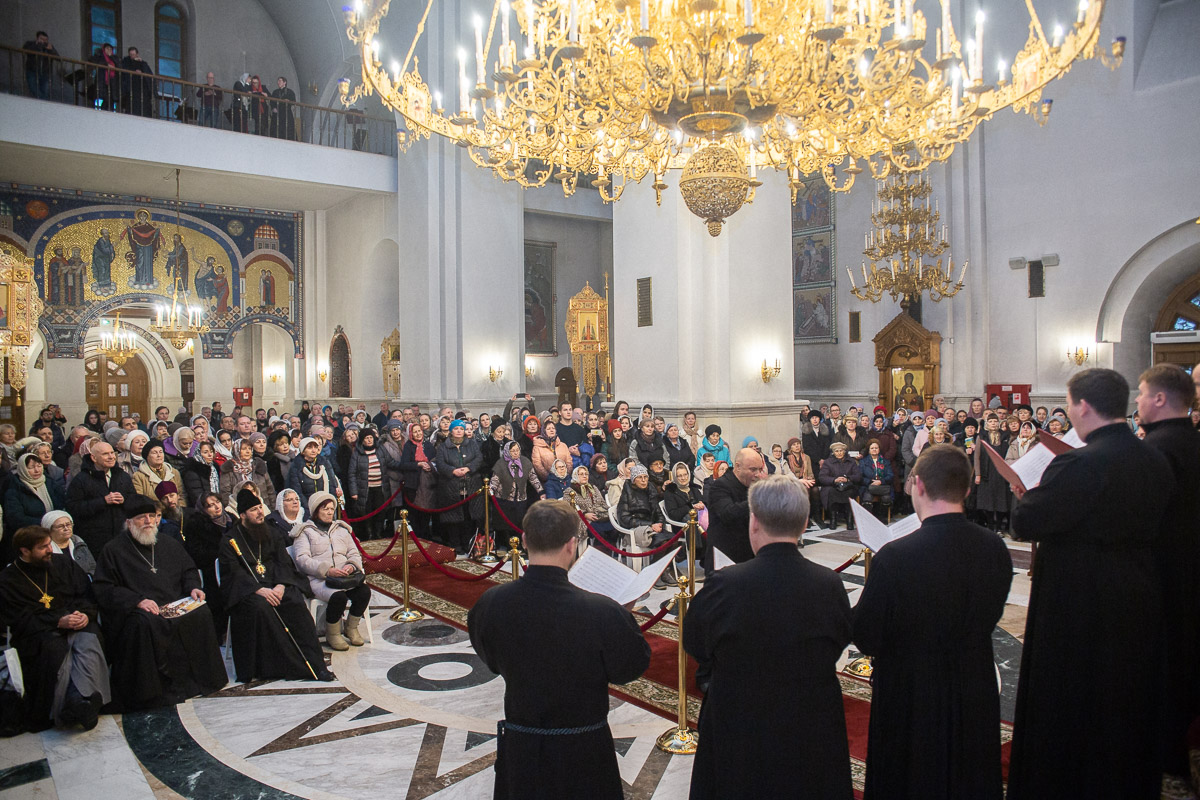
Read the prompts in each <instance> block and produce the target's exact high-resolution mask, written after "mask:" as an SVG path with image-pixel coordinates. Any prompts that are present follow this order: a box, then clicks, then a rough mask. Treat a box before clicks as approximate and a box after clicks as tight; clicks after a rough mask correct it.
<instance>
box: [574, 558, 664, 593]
mask: <svg viewBox="0 0 1200 800" xmlns="http://www.w3.org/2000/svg"><path fill="white" fill-rule="evenodd" d="M636 576H637V573H635V572H634V571H633V570H631V569H630V568H629V567H627V566H625V565H624V564H622V563H621V562H620V561H617V560H616V559H615V558H610V557H608V556H606V555H604V553H601V552H600V551H599V550H598V549H597V548H595V547H589V548H588V549H587V550H584V551H583V555H582V556H580V557H579V560H578V561H576V562H575V565H574V566H573V567H571V569H570V570H568V571H567V580H569V581H571V583H573V584H575V585H576V586H578V587H579V588H580V589H586V590H587V591H589V592H595V593H596V594H602V595H604V596H605V597H611V598H612V599H614V600H616V601H617V602H619V603H622V604H624V603H626V602H628V601H627V600H621V599H620V597H621V595H622V594H623V593H624V592H625V590H626V589H627V588H628V586H629V583H630V581H632V580H633V579H634V578H635V577H636ZM650 583H652V584H653V583H654V581H650ZM635 599H636V598H635Z"/></svg>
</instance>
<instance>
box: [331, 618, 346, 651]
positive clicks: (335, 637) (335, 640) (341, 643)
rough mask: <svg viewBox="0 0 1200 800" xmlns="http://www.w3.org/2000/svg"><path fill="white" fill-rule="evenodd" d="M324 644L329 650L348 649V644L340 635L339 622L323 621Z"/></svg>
mask: <svg viewBox="0 0 1200 800" xmlns="http://www.w3.org/2000/svg"><path fill="white" fill-rule="evenodd" d="M325 645H326V646H327V647H328V648H329V649H330V650H349V649H350V645H349V644H347V643H346V640H345V638H343V636H342V623H341V622H326V623H325Z"/></svg>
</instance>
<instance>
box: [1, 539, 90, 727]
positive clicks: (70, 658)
mask: <svg viewBox="0 0 1200 800" xmlns="http://www.w3.org/2000/svg"><path fill="white" fill-rule="evenodd" d="M13 549H14V550H15V551H16V554H17V557H16V558H15V559H14V560H13V563H11V564H9V565H8V566H7V567H5V569H4V570H3V571H0V627H4V628H8V629H10V630H11V631H12V645H13V647H15V648H16V649H17V653H18V655H19V656H20V659H21V673H22V675H23V676H24V678H25V724H26V726H27V727H28V728H29V730H31V731H41V730H45V729H46V728H49V727H50V726H51V725H58V726H60V727H66V726H70V725H82V726H83V729H84V730H91V729H92V728H94V727H96V720H97V719H98V714H99V712H100V708H101V706H103V705H104V704H105V703H108V702H109V701H111V700H112V694H111V691H110V689H109V683H108V663H107V662H106V661H105V660H104V650H103V648H102V646H101V642H100V626H99V625H97V624H96V616H97V612H98V610H97V608H96V600H95V598H94V597H93V595H92V588H91V583H89V582H88V576H87V573H85V572H84V571H83V570H82V569H80V568H79V565H78V564H76V563H75V560H74V559H73V558H71V556H70V554H67V553H55V552H53V550H52V549H51V546H50V531H48V530H46V529H45V528H41V527H37V526H32V525H31V526H29V527H26V528H21V529H20V530H18V531H17V532H16V533H15V534H14V535H13Z"/></svg>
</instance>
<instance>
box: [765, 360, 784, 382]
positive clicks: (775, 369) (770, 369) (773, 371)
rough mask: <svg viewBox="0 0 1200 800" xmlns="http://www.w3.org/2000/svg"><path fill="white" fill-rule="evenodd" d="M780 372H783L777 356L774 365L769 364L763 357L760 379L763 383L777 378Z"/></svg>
mask: <svg viewBox="0 0 1200 800" xmlns="http://www.w3.org/2000/svg"><path fill="white" fill-rule="evenodd" d="M780 372H783V367H782V366H780V364H779V359H778V358H777V359H775V365H774V366H771V365H770V364H768V363H767V360H766V359H765V358H764V359H763V363H762V381H763V383H770V382H771V379H772V378H778V377H779V373H780Z"/></svg>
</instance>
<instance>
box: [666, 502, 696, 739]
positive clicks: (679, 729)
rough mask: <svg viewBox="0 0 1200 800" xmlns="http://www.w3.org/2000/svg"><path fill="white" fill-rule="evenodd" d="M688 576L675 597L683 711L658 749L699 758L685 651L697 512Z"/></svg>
mask: <svg viewBox="0 0 1200 800" xmlns="http://www.w3.org/2000/svg"><path fill="white" fill-rule="evenodd" d="M687 559H688V565H687V574H686V575H680V576H679V591H678V592H677V593H676V595H675V597H674V598H673V600H672V601H673V602H674V603H675V612H676V614H675V620H676V623H677V624H678V626H679V648H678V652H679V703H678V707H677V710H678V712H679V716H678V719H677V720H676V725H675V727H674V728H672V729H671V730H669V731H667V732H666V733H664V734H663V735H662V736H659V737H658V741H657V742H656V744H657V745H658V749H659V750H662V751H664V752H667V753H671V754H673V755H681V756H690V755H695V753H696V746H697V745H698V744H699V743H700V734H698V733H697V732H696V731H695V730H693V729H691V728H689V727H688V718H687V653H686V652H685V651H684V649H683V620H684V617H686V616H687V606H688V601H689V600H691V599H692V587H694V586H695V585H696V512H695V511H694V510H693V511H689V512H688V524H687Z"/></svg>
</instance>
